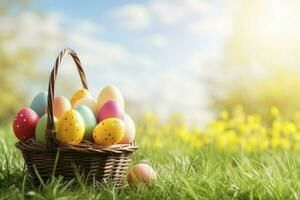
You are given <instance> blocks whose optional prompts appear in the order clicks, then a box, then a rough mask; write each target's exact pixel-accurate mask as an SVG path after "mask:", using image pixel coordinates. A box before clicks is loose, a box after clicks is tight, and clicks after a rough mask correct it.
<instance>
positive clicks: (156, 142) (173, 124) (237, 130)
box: [138, 106, 300, 153]
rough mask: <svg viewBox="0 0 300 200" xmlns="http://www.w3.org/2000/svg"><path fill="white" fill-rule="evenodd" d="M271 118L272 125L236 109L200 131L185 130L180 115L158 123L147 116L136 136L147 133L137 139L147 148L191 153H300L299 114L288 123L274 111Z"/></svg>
mask: <svg viewBox="0 0 300 200" xmlns="http://www.w3.org/2000/svg"><path fill="white" fill-rule="evenodd" d="M270 116H271V117H270V118H271V121H267V120H264V119H262V117H261V116H260V115H258V114H252V115H247V114H246V113H245V112H244V111H243V107H242V106H237V107H236V108H235V110H234V111H233V112H231V113H229V112H227V111H223V112H221V113H220V116H219V117H218V119H216V120H212V121H211V122H209V123H208V124H207V126H206V127H205V128H204V129H201V128H199V126H198V125H197V124H196V125H194V126H193V125H192V126H188V125H187V124H186V123H185V122H184V120H183V119H182V118H180V115H174V116H172V117H171V118H170V119H169V121H167V122H166V123H159V120H158V119H157V118H156V116H155V115H154V114H151V113H150V114H146V115H145V117H144V120H143V121H142V123H140V125H139V126H138V128H139V130H138V132H139V133H146V134H140V135H139V140H140V141H139V142H140V144H141V145H142V146H146V147H149V148H165V147H168V146H173V147H174V146H178V148H180V147H182V146H183V145H184V146H187V147H189V148H190V150H191V151H197V150H201V149H203V148H205V147H208V146H212V147H214V148H216V149H219V150H221V151H226V152H236V151H242V152H245V153H253V152H264V151H270V150H271V151H278V150H291V151H299V150H300V112H296V113H295V116H294V119H290V120H287V119H284V118H283V117H282V116H281V115H280V112H279V110H278V109H277V108H276V107H273V108H271V109H270ZM144 122H145V123H144ZM153 130H154V131H153ZM166 138H167V139H166ZM178 141H180V142H178Z"/></svg>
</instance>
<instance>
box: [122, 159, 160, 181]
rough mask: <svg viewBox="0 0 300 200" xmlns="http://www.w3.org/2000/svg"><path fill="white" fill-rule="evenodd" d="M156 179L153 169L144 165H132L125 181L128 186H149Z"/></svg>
mask: <svg viewBox="0 0 300 200" xmlns="http://www.w3.org/2000/svg"><path fill="white" fill-rule="evenodd" d="M155 179H156V173H155V171H154V169H153V168H152V167H151V166H149V165H147V164H144V163H140V164H136V165H134V166H133V167H132V168H131V170H130V172H129V174H128V176H127V181H128V183H129V185H136V184H140V183H144V184H150V183H153V181H154V180H155Z"/></svg>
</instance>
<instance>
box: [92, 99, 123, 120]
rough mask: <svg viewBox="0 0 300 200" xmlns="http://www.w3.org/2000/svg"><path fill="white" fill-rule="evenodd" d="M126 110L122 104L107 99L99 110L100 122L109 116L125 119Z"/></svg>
mask: <svg viewBox="0 0 300 200" xmlns="http://www.w3.org/2000/svg"><path fill="white" fill-rule="evenodd" d="M124 115H125V112H124V110H123V108H121V106H120V105H119V104H118V103H117V102H116V101H113V100H109V101H107V102H106V103H105V104H104V105H103V106H102V107H101V109H100V110H99V114H98V118H97V120H98V122H101V121H102V120H105V119H108V118H118V119H124Z"/></svg>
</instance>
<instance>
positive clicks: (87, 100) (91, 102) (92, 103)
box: [73, 97, 98, 116]
mask: <svg viewBox="0 0 300 200" xmlns="http://www.w3.org/2000/svg"><path fill="white" fill-rule="evenodd" d="M80 105H84V106H87V107H89V109H91V111H92V112H93V114H94V116H96V115H97V114H98V109H97V108H98V107H97V102H96V100H95V99H93V98H92V97H84V98H82V99H80V100H78V101H77V102H76V103H75V104H74V106H73V108H76V107H78V106H80Z"/></svg>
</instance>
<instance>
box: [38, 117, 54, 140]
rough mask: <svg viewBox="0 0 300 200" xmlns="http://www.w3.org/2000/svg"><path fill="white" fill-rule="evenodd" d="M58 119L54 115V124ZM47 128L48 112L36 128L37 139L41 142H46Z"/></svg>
mask: <svg viewBox="0 0 300 200" xmlns="http://www.w3.org/2000/svg"><path fill="white" fill-rule="evenodd" d="M56 122H57V119H56V117H54V124H56ZM46 128H47V114H45V115H43V116H42V117H41V118H40V120H39V122H38V124H37V125H36V128H35V140H36V141H38V142H41V143H46V133H45V131H46Z"/></svg>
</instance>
